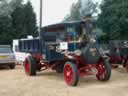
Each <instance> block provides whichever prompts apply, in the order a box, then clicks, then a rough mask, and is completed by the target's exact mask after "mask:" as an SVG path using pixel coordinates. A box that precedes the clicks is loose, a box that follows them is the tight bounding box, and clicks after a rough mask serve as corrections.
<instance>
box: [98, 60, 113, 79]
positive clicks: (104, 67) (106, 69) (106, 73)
mask: <svg viewBox="0 0 128 96" xmlns="http://www.w3.org/2000/svg"><path fill="white" fill-rule="evenodd" d="M97 70H98V73H97V74H96V77H97V79H98V80H100V81H107V80H109V79H110V77H111V65H110V64H109V62H108V61H107V60H106V61H101V62H100V63H99V64H98V65H97Z"/></svg>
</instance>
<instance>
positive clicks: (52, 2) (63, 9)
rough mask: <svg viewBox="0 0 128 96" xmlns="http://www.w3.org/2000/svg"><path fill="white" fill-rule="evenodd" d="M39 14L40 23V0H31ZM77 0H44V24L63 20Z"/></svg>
mask: <svg viewBox="0 0 128 96" xmlns="http://www.w3.org/2000/svg"><path fill="white" fill-rule="evenodd" d="M30 1H31V2H32V5H33V7H34V11H35V12H36V14H37V24H39V12H40V11H39V8H40V3H39V1H40V0H30ZM75 2H77V0H43V24H42V25H43V26H46V25H49V24H54V23H58V22H61V21H62V20H63V19H64V17H65V16H66V15H67V14H68V13H69V12H70V7H71V5H72V3H75Z"/></svg>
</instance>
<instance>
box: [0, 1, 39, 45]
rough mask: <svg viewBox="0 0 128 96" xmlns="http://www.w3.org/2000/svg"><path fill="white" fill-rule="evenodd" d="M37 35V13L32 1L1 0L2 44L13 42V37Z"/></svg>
mask: <svg viewBox="0 0 128 96" xmlns="http://www.w3.org/2000/svg"><path fill="white" fill-rule="evenodd" d="M27 35H33V36H36V35H37V26H36V15H35V13H34V11H33V8H32V5H31V3H30V2H27V3H26V4H22V0H10V1H9V0H1V1H0V39H1V40H0V44H11V43H12V40H13V39H20V38H26V37H27Z"/></svg>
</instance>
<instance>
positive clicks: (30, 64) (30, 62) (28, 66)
mask: <svg viewBox="0 0 128 96" xmlns="http://www.w3.org/2000/svg"><path fill="white" fill-rule="evenodd" d="M24 69H25V73H26V74H27V75H29V76H34V75H36V62H35V60H34V58H33V57H32V56H28V57H27V58H26V60H25V62H24Z"/></svg>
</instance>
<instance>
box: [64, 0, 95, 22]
mask: <svg viewBox="0 0 128 96" xmlns="http://www.w3.org/2000/svg"><path fill="white" fill-rule="evenodd" d="M83 1H84V2H83ZM96 7H97V4H95V3H94V2H93V1H92V0H78V2H77V3H74V4H72V6H71V10H70V13H69V14H68V15H67V16H66V17H65V18H64V21H79V20H82V19H83V18H84V16H86V15H88V14H93V13H94V12H96Z"/></svg>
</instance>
